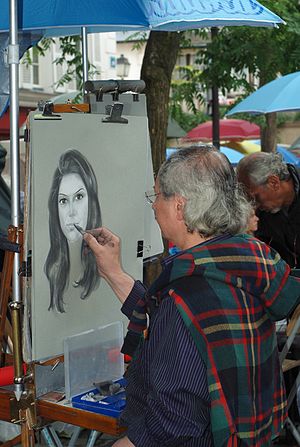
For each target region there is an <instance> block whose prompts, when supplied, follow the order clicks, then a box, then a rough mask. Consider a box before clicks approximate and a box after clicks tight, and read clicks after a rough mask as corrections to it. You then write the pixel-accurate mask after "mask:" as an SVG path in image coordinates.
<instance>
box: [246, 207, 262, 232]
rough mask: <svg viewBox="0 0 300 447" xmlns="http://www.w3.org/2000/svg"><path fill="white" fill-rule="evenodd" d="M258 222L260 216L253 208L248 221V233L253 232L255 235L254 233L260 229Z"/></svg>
mask: <svg viewBox="0 0 300 447" xmlns="http://www.w3.org/2000/svg"><path fill="white" fill-rule="evenodd" d="M258 222H259V217H257V215H256V213H255V208H253V209H252V211H251V214H250V217H249V221H248V226H247V231H246V232H247V233H248V234H252V235H254V233H255V232H256V231H257V229H258Z"/></svg>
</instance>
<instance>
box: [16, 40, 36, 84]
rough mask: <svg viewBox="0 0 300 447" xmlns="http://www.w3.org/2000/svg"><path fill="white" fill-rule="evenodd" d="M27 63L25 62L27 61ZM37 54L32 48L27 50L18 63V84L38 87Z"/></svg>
mask: <svg viewBox="0 0 300 447" xmlns="http://www.w3.org/2000/svg"><path fill="white" fill-rule="evenodd" d="M29 61H30V64H27V63H26V62H29ZM39 84H40V79H39V55H38V53H37V51H35V50H34V49H33V48H31V49H30V50H28V52H27V54H25V56H24V57H23V59H22V61H21V64H20V86H21V87H24V88H32V87H40V85H39Z"/></svg>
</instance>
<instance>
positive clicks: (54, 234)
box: [44, 149, 101, 313]
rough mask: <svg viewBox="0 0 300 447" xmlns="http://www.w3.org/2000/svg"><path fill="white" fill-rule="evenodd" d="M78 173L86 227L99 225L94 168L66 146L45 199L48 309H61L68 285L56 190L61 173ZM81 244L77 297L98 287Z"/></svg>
mask: <svg viewBox="0 0 300 447" xmlns="http://www.w3.org/2000/svg"><path fill="white" fill-rule="evenodd" d="M67 174H78V175H79V176H80V177H81V179H82V181H83V183H84V185H85V187H86V189H87V195H88V218H87V228H97V227H99V226H101V212H100V205H99V200H98V185H97V180H96V176H95V173H94V170H93V168H92V166H91V165H90V163H89V162H88V161H87V159H86V158H85V157H84V156H83V155H82V154H81V153H80V152H79V151H77V150H75V149H69V150H67V151H66V152H64V153H63V154H62V155H61V157H60V159H59V163H58V167H57V169H56V170H55V172H54V175H53V180H52V185H51V189H50V194H49V200H48V210H49V236H50V250H49V253H48V256H47V259H46V262H45V266H44V271H45V274H46V276H47V278H48V280H49V284H50V305H49V308H48V310H51V309H52V310H57V311H58V312H60V313H63V312H65V308H64V304H65V303H64V299H63V298H64V292H65V290H66V289H67V287H68V285H69V275H70V255H69V245H68V241H67V239H66V237H65V235H64V234H63V232H62V229H61V226H60V220H59V212H58V192H59V188H60V183H61V180H62V178H63V176H64V175H67ZM83 249H84V243H82V246H81V263H82V266H83V274H82V277H81V278H80V280H79V281H78V287H82V289H83V290H82V292H81V295H80V298H81V299H86V298H88V296H89V295H90V294H91V293H92V291H93V290H95V289H96V288H97V287H98V286H99V282H100V278H99V275H98V273H97V267H96V262H95V258H94V255H93V253H92V252H91V251H89V252H88V253H83Z"/></svg>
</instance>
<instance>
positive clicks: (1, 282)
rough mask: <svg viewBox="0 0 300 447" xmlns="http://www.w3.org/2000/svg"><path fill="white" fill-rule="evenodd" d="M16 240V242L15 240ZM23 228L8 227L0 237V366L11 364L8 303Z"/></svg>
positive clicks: (10, 330) (10, 328)
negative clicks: (0, 261)
mask: <svg viewBox="0 0 300 447" xmlns="http://www.w3.org/2000/svg"><path fill="white" fill-rule="evenodd" d="M17 240H18V243H17V242H16V241H17ZM22 243H23V228H21V227H20V228H16V227H14V226H13V225H10V226H9V227H8V236H7V239H5V238H1V239H0V248H1V249H2V250H3V251H4V260H3V267H2V272H1V273H0V347H1V351H0V352H1V357H0V367H2V366H5V365H7V364H11V358H10V357H11V356H9V355H8V354H7V352H6V351H7V346H9V347H10V348H11V350H12V342H11V340H12V327H11V322H10V320H9V318H8V303H9V298H10V296H11V282H12V273H13V263H14V254H15V253H20V252H21V245H22Z"/></svg>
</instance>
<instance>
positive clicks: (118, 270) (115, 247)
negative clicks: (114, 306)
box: [83, 227, 134, 303]
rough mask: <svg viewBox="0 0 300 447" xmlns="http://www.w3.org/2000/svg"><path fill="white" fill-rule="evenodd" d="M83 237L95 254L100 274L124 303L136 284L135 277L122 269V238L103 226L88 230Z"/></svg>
mask: <svg viewBox="0 0 300 447" xmlns="http://www.w3.org/2000/svg"><path fill="white" fill-rule="evenodd" d="M83 239H84V240H85V242H86V243H87V245H88V246H89V248H90V249H91V250H92V251H93V253H94V255H95V258H96V263H97V269H98V272H99V275H100V276H102V277H103V278H104V279H105V280H106V282H107V283H108V284H109V285H110V287H111V288H112V289H113V291H114V292H115V294H116V295H117V297H118V298H119V300H120V301H121V303H124V301H125V299H126V298H127V296H128V295H129V293H130V291H131V289H132V287H133V285H134V279H133V278H131V276H129V275H128V274H127V273H125V272H124V270H123V269H122V265H121V247H120V246H121V241H120V238H119V237H118V236H116V235H115V234H114V233H112V232H111V231H110V230H108V229H107V228H103V227H102V228H96V229H93V230H87V231H86V232H85V234H84V236H83Z"/></svg>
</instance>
